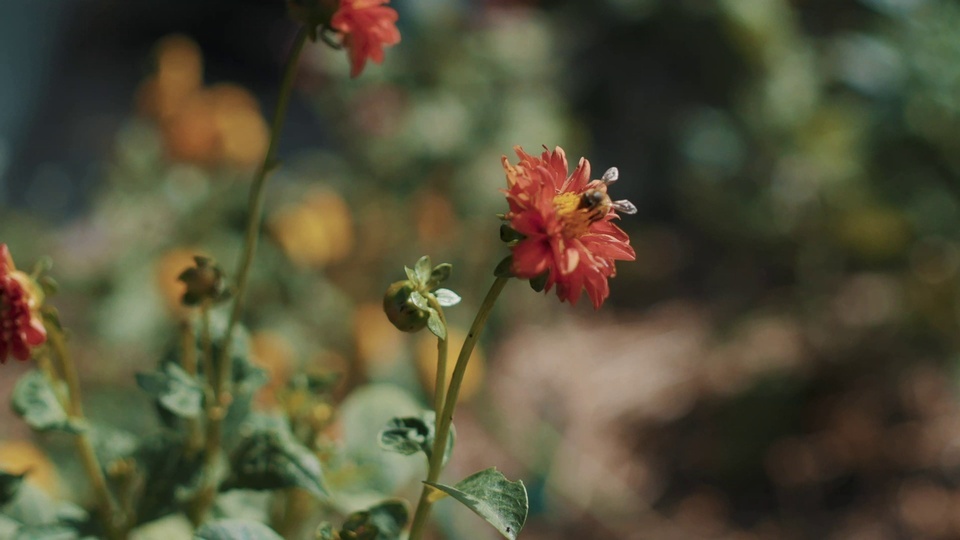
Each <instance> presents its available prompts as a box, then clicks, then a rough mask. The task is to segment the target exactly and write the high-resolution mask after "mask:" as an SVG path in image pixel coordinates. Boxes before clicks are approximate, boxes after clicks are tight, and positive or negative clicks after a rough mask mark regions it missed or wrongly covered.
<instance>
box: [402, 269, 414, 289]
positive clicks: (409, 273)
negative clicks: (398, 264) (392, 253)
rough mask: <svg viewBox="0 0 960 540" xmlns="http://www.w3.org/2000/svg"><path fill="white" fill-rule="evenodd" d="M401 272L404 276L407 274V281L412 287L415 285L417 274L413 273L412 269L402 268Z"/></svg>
mask: <svg viewBox="0 0 960 540" xmlns="http://www.w3.org/2000/svg"><path fill="white" fill-rule="evenodd" d="M403 271H404V273H405V274H407V280H408V281H410V283H413V284H414V285H416V284H417V273H416V272H414V271H413V268H410V267H409V266H404V267H403Z"/></svg>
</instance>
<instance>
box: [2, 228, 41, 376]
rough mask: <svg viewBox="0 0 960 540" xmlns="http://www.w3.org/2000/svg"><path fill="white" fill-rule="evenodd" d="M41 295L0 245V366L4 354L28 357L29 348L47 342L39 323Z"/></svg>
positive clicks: (24, 358) (3, 360)
mask: <svg viewBox="0 0 960 540" xmlns="http://www.w3.org/2000/svg"><path fill="white" fill-rule="evenodd" d="M42 302H43V293H42V292H41V291H40V289H39V287H38V286H37V284H36V283H35V282H34V281H33V279H32V278H31V277H30V276H28V275H26V274H24V273H23V272H21V271H19V270H17V269H16V267H15V266H14V265H13V258H12V257H11V256H10V250H9V249H7V245H6V244H0V364H4V363H6V361H7V355H12V356H13V357H14V358H16V359H17V360H27V359H29V358H30V349H31V348H33V347H37V346H39V345H40V344H42V343H43V342H44V341H46V340H47V331H46V329H44V327H43V322H42V321H41V320H40V314H39V309H40V304H41V303H42Z"/></svg>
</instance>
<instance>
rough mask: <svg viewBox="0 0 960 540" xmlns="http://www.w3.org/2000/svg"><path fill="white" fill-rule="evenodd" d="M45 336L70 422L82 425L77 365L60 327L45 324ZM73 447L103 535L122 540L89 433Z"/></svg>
mask: <svg viewBox="0 0 960 540" xmlns="http://www.w3.org/2000/svg"><path fill="white" fill-rule="evenodd" d="M46 329H47V336H48V338H49V340H50V345H51V346H52V347H53V351H54V353H55V355H56V357H57V358H58V359H59V360H60V370H61V373H62V375H63V380H64V382H65V383H66V384H67V394H68V396H67V397H68V402H67V414H68V415H69V416H70V419H71V420H75V421H77V422H78V423H81V424H83V423H85V419H84V415H83V403H82V401H81V396H80V376H79V374H78V372H77V366H76V364H75V363H74V362H73V357H71V356H70V352H69V351H68V350H67V345H66V341H65V340H64V337H63V333H62V332H61V330H60V328H58V327H57V325H54V324H47V325H46ZM74 440H75V441H76V445H77V454H78V455H79V457H80V462H81V463H82V464H83V470H84V472H86V474H87V477H88V478H89V480H90V484H91V486H92V487H93V493H94V496H95V497H96V498H97V514H98V515H99V517H100V522H101V524H102V525H103V530H104V534H105V535H106V537H107V538H109V539H110V540H122V539H124V538H126V534H125V533H124V532H123V530H124V526H123V525H121V523H122V522H123V520H124V518H123V516H119V515H118V512H117V505H116V502H115V501H114V498H113V495H111V493H110V488H109V487H107V480H106V478H105V477H104V475H103V468H102V467H101V466H100V460H98V459H97V454H96V452H95V451H94V449H93V442H92V441H91V440H90V436H89V430H84V431H81V432H80V433H78V434H77V435H76V437H75V439H74Z"/></svg>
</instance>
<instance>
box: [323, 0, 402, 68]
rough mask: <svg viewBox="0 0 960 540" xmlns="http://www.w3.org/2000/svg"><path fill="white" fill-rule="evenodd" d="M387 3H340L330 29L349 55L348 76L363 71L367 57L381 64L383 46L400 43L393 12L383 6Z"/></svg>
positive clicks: (350, 0) (356, 0) (345, 0)
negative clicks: (338, 36) (335, 33)
mask: <svg viewBox="0 0 960 540" xmlns="http://www.w3.org/2000/svg"><path fill="white" fill-rule="evenodd" d="M388 2H389V0H340V7H339V9H337V11H336V13H334V14H333V18H332V19H331V20H330V26H332V27H333V29H334V30H336V31H338V32H340V34H341V36H342V38H341V39H342V43H343V46H344V47H346V48H347V51H349V53H350V76H351V77H356V76H358V75H360V72H361V71H363V67H364V66H365V65H366V64H367V58H369V59H371V60H373V61H374V62H376V63H378V64H381V63H383V47H384V46H390V45H396V44H397V43H400V31H399V30H397V26H396V22H397V18H398V15H397V12H396V10H394V9H393V8H389V7H386V6H384V5H383V4H386V3H388Z"/></svg>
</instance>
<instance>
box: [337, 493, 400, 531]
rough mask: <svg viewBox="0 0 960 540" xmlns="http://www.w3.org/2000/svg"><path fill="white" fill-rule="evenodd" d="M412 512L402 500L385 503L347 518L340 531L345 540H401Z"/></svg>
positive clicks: (391, 500)
mask: <svg viewBox="0 0 960 540" xmlns="http://www.w3.org/2000/svg"><path fill="white" fill-rule="evenodd" d="M409 516H410V512H409V511H408V510H407V504H406V503H405V502H404V501H402V500H400V499H390V500H388V501H384V502H382V503H380V504H378V505H376V506H374V507H372V508H370V509H369V510H363V511H360V512H354V513H352V514H350V515H349V516H347V519H346V521H344V523H343V528H342V529H341V530H340V538H341V539H343V540H399V538H400V533H401V532H402V531H403V527H404V526H405V525H406V524H407V520H408V519H409Z"/></svg>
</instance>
